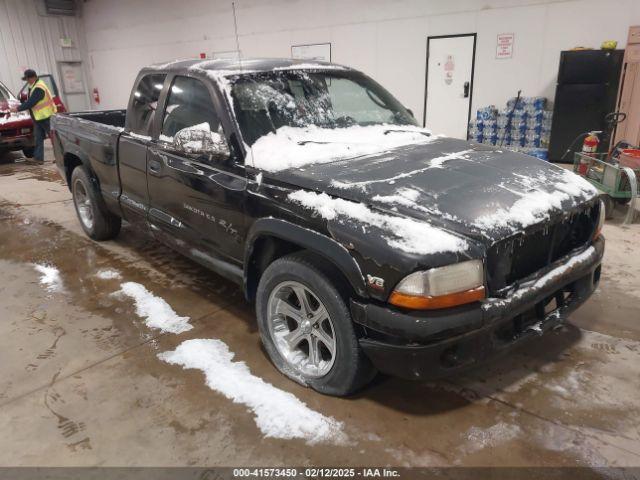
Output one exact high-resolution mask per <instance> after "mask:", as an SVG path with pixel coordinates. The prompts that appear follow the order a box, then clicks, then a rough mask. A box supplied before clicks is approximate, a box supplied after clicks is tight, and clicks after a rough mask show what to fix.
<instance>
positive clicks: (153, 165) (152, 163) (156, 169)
mask: <svg viewBox="0 0 640 480" xmlns="http://www.w3.org/2000/svg"><path fill="white" fill-rule="evenodd" d="M161 169H162V164H161V163H160V162H159V161H158V160H149V173H151V174H152V175H157V174H159V173H160V170H161Z"/></svg>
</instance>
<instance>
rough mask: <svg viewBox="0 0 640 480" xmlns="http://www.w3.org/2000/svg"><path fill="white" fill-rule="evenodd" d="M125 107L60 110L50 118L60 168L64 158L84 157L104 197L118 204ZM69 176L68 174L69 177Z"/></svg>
mask: <svg viewBox="0 0 640 480" xmlns="http://www.w3.org/2000/svg"><path fill="white" fill-rule="evenodd" d="M125 119H126V110H99V111H93V112H77V113H62V114H57V115H55V116H54V117H53V119H52V121H51V129H52V131H53V132H54V135H53V139H54V149H55V150H58V149H59V152H58V153H62V152H64V153H63V155H56V163H57V164H58V168H59V169H60V171H61V172H64V171H65V166H64V163H65V162H69V161H78V160H79V161H81V162H82V163H83V164H85V165H86V166H87V167H88V168H89V169H90V170H91V171H93V172H94V173H95V175H96V177H97V178H99V179H100V190H101V191H102V193H103V196H104V198H105V201H106V202H107V203H108V204H110V205H113V206H114V208H119V207H118V200H117V198H118V195H119V192H120V181H119V178H118V163H117V151H118V141H119V138H120V135H121V134H122V132H123V130H124V126H125ZM69 180H70V179H68V178H67V181H69Z"/></svg>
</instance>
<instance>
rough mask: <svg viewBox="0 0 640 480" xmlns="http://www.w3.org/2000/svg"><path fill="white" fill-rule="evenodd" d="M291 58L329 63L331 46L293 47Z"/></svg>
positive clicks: (319, 44)
mask: <svg viewBox="0 0 640 480" xmlns="http://www.w3.org/2000/svg"><path fill="white" fill-rule="evenodd" d="M291 58H293V59H296V60H316V61H321V62H330V61H331V44H330V43H314V44H311V45H293V46H292V47H291Z"/></svg>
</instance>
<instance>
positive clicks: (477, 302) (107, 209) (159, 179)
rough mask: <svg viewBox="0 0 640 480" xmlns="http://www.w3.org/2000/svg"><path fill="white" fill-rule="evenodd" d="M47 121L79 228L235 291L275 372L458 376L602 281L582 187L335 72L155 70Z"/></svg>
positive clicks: (560, 315)
mask: <svg viewBox="0 0 640 480" xmlns="http://www.w3.org/2000/svg"><path fill="white" fill-rule="evenodd" d="M52 125H53V131H54V134H53V140H54V151H55V157H56V163H57V166H58V168H59V170H60V173H61V175H62V176H63V177H64V178H65V179H66V181H67V183H68V185H69V188H70V189H71V192H72V194H73V199H74V202H75V208H76V211H77V215H78V218H79V221H80V224H81V225H82V228H83V229H84V231H85V232H86V234H87V235H88V236H89V237H91V238H93V239H95V240H107V239H111V238H114V237H115V236H116V235H117V234H118V232H119V230H120V226H121V222H122V220H126V221H127V222H128V223H129V224H131V225H133V226H136V227H138V228H140V229H142V230H144V231H146V232H147V233H148V234H149V235H151V236H153V237H155V238H156V239H158V240H159V241H161V242H163V243H165V244H167V245H169V246H171V247H172V248H174V249H175V250H176V251H178V252H179V253H181V254H184V255H186V256H188V257H190V258H191V259H193V260H194V261H196V262H199V263H201V264H202V265H205V266H206V267H208V268H210V269H211V270H213V271H215V272H217V273H219V274H220V275H223V276H224V277H227V278H228V279H230V280H232V281H234V282H236V283H237V284H238V285H239V286H240V287H241V288H242V289H243V291H244V294H245V296H246V298H247V301H250V302H255V304H256V315H257V323H258V327H259V331H260V336H261V340H262V342H263V344H264V347H265V350H266V352H267V354H268V356H269V357H270V359H271V361H272V362H273V364H274V365H275V367H276V368H278V369H279V370H280V371H281V372H282V373H283V374H285V375H287V376H288V377H290V378H291V379H293V380H295V381H297V382H299V383H301V384H303V385H307V386H310V387H311V388H313V389H315V390H317V391H319V392H322V393H325V394H331V395H348V394H350V393H352V392H354V391H356V390H357V389H359V388H361V387H363V386H364V385H366V384H367V383H368V382H369V381H370V380H371V379H372V377H373V376H374V375H375V374H376V372H383V373H386V374H391V375H395V376H400V377H404V378H409V379H418V380H420V379H430V378H435V377H439V376H445V375H450V374H451V373H453V372H456V371H458V370H460V369H463V368H466V367H468V366H470V365H473V364H476V363H477V362H480V361H482V360H484V359H486V358H489V357H493V356H495V355H498V354H500V353H502V352H506V351H508V350H509V349H510V348H511V347H513V346H515V345H519V344H521V343H522V342H525V341H527V340H528V339H530V338H532V337H537V336H540V335H544V334H545V332H547V331H548V330H549V329H553V328H554V327H557V326H558V325H560V324H561V322H563V321H564V320H565V319H566V317H567V316H568V315H569V314H570V313H571V312H572V311H573V310H574V309H576V308H577V307H578V306H579V305H581V304H582V303H583V302H584V301H585V300H586V299H587V298H589V296H590V295H591V294H592V292H593V291H594V289H595V288H596V287H597V285H598V281H599V278H600V264H601V260H602V256H603V251H604V238H603V236H602V234H601V229H602V225H603V221H604V219H603V214H604V211H603V208H602V205H601V201H600V200H599V198H598V195H597V192H596V191H595V190H594V189H593V188H592V187H591V186H590V185H589V184H588V183H587V182H585V181H584V180H582V179H581V178H580V177H578V176H576V175H574V174H573V173H571V172H569V171H567V170H565V169H563V168H560V167H558V166H555V165H553V164H550V163H548V162H545V161H542V160H538V159H536V158H533V157H530V156H526V155H523V154H519V153H515V152H511V151H508V150H505V149H501V148H496V147H489V146H485V145H477V144H471V143H468V142H466V141H462V140H457V139H452V138H446V137H443V136H439V135H434V134H432V133H431V132H430V131H429V130H427V129H425V128H421V127H420V126H418V124H417V122H416V120H415V119H414V117H413V115H412V114H411V112H410V111H409V110H408V109H406V108H405V107H404V106H403V105H402V104H401V103H400V102H399V101H398V100H396V99H395V98H394V97H393V96H392V95H391V94H390V93H389V92H388V91H386V90H385V89H384V88H383V87H382V86H380V85H379V84H378V83H376V82H375V81H374V80H372V79H371V78H369V77H367V76H366V75H364V74H362V73H360V72H358V71H355V70H353V69H350V68H347V67H343V66H339V65H335V64H330V63H319V62H313V63H309V62H304V61H299V60H289V59H271V60H264V59H262V60H260V59H255V60H248V59H245V60H242V61H232V60H211V61H207V60H205V61H196V60H185V61H175V62H171V63H167V64H163V65H154V66H151V67H148V68H144V69H143V70H142V71H141V72H140V73H139V75H138V77H137V79H136V80H135V84H134V86H133V90H132V93H131V96H130V100H129V104H128V106H127V109H126V111H125V110H111V111H96V112H87V113H73V114H63V115H57V116H56V117H55V118H54V120H53V123H52Z"/></svg>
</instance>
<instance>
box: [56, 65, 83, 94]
mask: <svg viewBox="0 0 640 480" xmlns="http://www.w3.org/2000/svg"><path fill="white" fill-rule="evenodd" d="M58 66H59V68H60V77H61V78H62V90H63V91H64V93H84V92H85V87H84V77H83V75H82V63H81V62H58Z"/></svg>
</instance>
